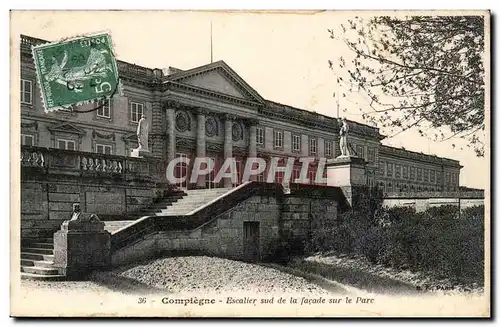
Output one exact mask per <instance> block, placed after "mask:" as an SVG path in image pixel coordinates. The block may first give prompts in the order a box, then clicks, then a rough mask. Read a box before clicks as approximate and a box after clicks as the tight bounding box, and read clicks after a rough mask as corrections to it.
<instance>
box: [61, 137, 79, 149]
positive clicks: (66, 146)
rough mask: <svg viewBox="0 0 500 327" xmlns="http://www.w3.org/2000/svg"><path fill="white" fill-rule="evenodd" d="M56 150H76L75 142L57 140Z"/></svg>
mask: <svg viewBox="0 0 500 327" xmlns="http://www.w3.org/2000/svg"><path fill="white" fill-rule="evenodd" d="M57 148H58V149H64V150H75V149H76V147H75V141H72V140H65V139H58V140H57Z"/></svg>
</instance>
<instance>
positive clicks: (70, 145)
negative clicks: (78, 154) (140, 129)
mask: <svg viewBox="0 0 500 327" xmlns="http://www.w3.org/2000/svg"><path fill="white" fill-rule="evenodd" d="M21 144H22V145H31V146H33V145H35V140H34V138H33V135H28V134H21ZM56 146H57V148H58V149H63V150H76V143H75V141H73V140H66V139H57V140H56ZM95 152H96V153H103V154H112V152H113V146H111V145H108V144H96V145H95Z"/></svg>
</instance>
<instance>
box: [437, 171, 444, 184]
mask: <svg viewBox="0 0 500 327" xmlns="http://www.w3.org/2000/svg"><path fill="white" fill-rule="evenodd" d="M442 181H443V175H441V172H440V171H436V183H438V184H441V182H442Z"/></svg>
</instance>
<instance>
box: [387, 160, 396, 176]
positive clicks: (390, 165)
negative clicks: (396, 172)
mask: <svg viewBox="0 0 500 327" xmlns="http://www.w3.org/2000/svg"><path fill="white" fill-rule="evenodd" d="M393 168H394V165H393V164H392V163H389V162H388V163H387V176H389V177H392V176H393V173H392V172H393Z"/></svg>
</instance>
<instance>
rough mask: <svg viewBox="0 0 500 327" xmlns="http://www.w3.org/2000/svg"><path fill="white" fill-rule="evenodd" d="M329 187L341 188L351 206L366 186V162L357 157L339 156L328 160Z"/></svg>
mask: <svg viewBox="0 0 500 327" xmlns="http://www.w3.org/2000/svg"><path fill="white" fill-rule="evenodd" d="M326 169H327V185H328V186H336V187H340V188H341V189H342V191H343V193H344V196H345V197H346V199H347V201H348V202H349V204H350V205H351V206H353V205H355V203H353V202H354V201H353V199H354V198H355V197H356V194H353V193H355V192H357V191H358V189H359V188H360V187H364V186H366V161H365V160H364V159H363V158H359V157H355V156H339V157H337V158H335V159H331V160H328V161H327V163H326Z"/></svg>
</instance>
